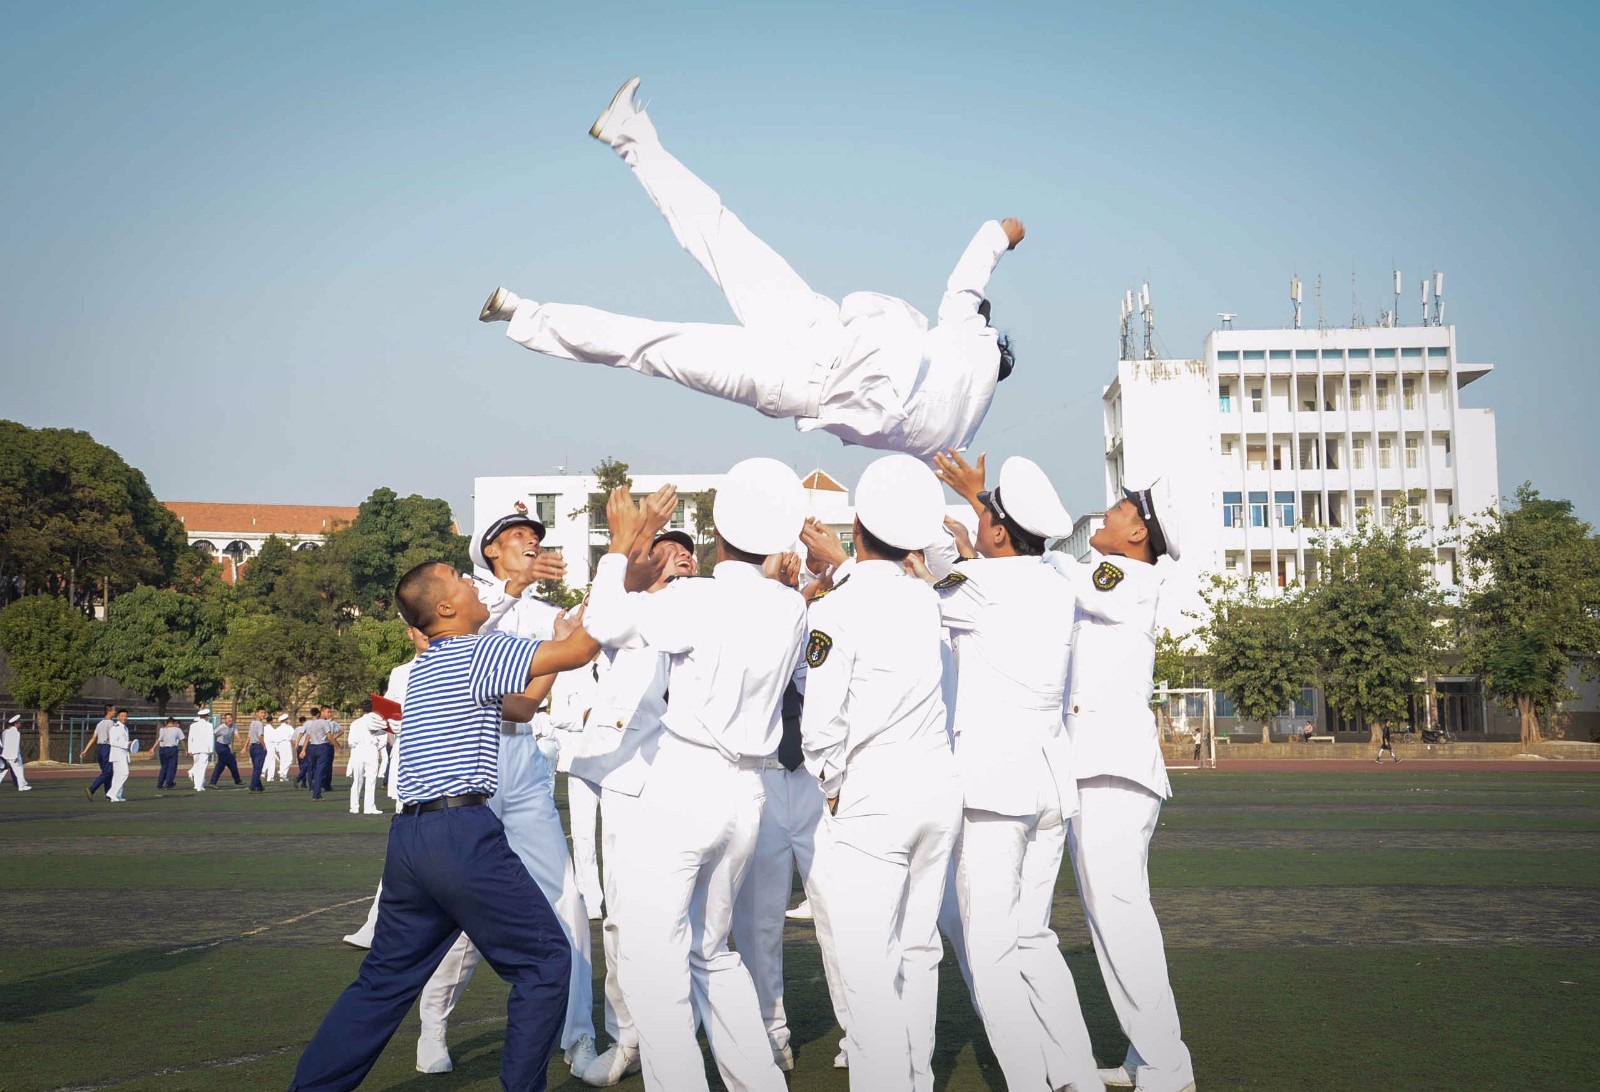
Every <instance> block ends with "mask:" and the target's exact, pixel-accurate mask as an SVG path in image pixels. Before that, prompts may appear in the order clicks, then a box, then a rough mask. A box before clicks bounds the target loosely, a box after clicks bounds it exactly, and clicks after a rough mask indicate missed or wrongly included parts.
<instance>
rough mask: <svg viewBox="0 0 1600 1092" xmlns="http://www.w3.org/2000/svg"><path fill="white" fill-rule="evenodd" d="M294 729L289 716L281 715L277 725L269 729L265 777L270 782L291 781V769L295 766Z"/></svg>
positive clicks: (286, 714)
mask: <svg viewBox="0 0 1600 1092" xmlns="http://www.w3.org/2000/svg"><path fill="white" fill-rule="evenodd" d="M293 741H294V728H293V727H291V726H290V724H289V714H288V713H279V714H278V720H277V723H276V724H274V725H272V727H270V728H268V729H267V768H266V771H265V773H264V774H263V777H264V778H265V779H266V780H268V781H287V780H289V767H290V766H293V765H294V742H293Z"/></svg>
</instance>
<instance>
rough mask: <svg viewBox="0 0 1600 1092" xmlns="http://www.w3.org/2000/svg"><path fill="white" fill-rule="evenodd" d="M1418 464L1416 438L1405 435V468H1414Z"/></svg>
mask: <svg viewBox="0 0 1600 1092" xmlns="http://www.w3.org/2000/svg"><path fill="white" fill-rule="evenodd" d="M1418 465H1419V456H1418V446H1417V438H1416V437H1415V436H1407V437H1406V469H1407V470H1415V469H1417V467H1418Z"/></svg>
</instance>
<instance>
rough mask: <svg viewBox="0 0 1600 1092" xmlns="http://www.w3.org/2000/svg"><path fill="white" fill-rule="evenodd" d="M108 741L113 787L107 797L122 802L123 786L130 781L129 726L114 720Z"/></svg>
mask: <svg viewBox="0 0 1600 1092" xmlns="http://www.w3.org/2000/svg"><path fill="white" fill-rule="evenodd" d="M107 742H108V743H110V744H111V788H109V789H107V790H106V799H107V800H115V801H117V802H118V803H121V802H122V788H123V786H124V785H126V784H127V783H128V747H129V745H130V743H131V740H130V739H129V738H128V726H127V725H126V724H123V723H122V722H121V721H116V722H114V723H113V724H112V725H111V733H110V738H109V739H108V740H107Z"/></svg>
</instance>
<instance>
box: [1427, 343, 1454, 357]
mask: <svg viewBox="0 0 1600 1092" xmlns="http://www.w3.org/2000/svg"><path fill="white" fill-rule="evenodd" d="M1428 356H1429V358H1431V359H1433V360H1447V359H1449V356H1450V350H1449V349H1447V348H1446V347H1445V346H1443V345H1435V346H1433V347H1432V348H1430V349H1429V350H1428Z"/></svg>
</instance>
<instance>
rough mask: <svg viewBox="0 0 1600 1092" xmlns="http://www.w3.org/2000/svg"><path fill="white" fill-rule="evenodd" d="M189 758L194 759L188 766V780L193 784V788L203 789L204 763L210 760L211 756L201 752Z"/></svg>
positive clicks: (204, 777)
mask: <svg viewBox="0 0 1600 1092" xmlns="http://www.w3.org/2000/svg"><path fill="white" fill-rule="evenodd" d="M191 757H192V758H193V759H194V761H193V762H192V763H191V764H190V766H189V780H190V781H193V782H194V787H195V788H197V789H200V788H204V787H205V781H206V762H207V761H209V760H210V758H211V755H210V754H208V753H205V752H202V753H200V754H197V755H193V756H191Z"/></svg>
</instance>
